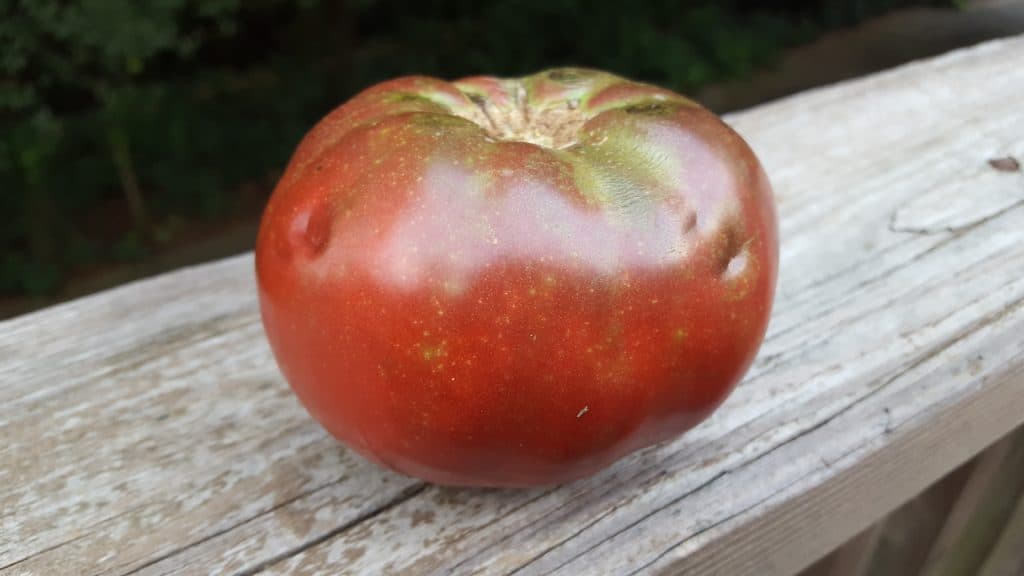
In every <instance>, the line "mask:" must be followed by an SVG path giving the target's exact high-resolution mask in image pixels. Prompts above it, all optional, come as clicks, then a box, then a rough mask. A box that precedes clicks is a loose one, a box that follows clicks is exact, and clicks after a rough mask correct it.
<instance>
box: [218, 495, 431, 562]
mask: <svg viewBox="0 0 1024 576" xmlns="http://www.w3.org/2000/svg"><path fill="white" fill-rule="evenodd" d="M427 486H429V485H428V484H413V485H412V486H409V487H408V488H406V489H405V490H403V491H402V492H401V493H400V494H399V495H398V497H397V498H395V499H394V500H391V501H389V502H387V503H385V504H382V505H380V506H378V507H376V508H372V509H370V510H368V511H366V512H364V513H363V514H360V515H359V516H357V517H355V518H353V519H352V520H350V521H348V522H345V523H344V524H342V525H340V526H338V527H337V528H335V529H333V530H329V531H327V532H325V533H324V534H321V535H320V536H318V537H316V538H313V539H312V540H309V541H307V542H303V543H302V544H299V545H298V546H294V547H292V548H290V549H288V550H285V551H284V552H281V553H280V554H276V555H274V556H271V557H270V558H267V559H266V560H264V561H262V562H260V563H258V564H256V565H254V566H252V567H249V568H246V569H244V570H240V571H238V572H236V573H235V576H254V575H255V574H259V573H260V572H263V571H264V570H266V569H268V568H270V567H271V566H274V565H276V564H279V563H281V562H284V561H285V560H287V559H288V558H291V557H292V556H295V555H296V554H299V553H300V552H303V551H304V550H308V549H309V548H312V547H313V546H316V545H318V544H321V543H323V542H327V541H328V540H332V539H334V538H336V537H338V536H339V535H341V534H343V533H344V532H345V531H347V530H350V529H352V528H354V527H356V526H357V525H359V524H362V523H363V522H366V521H368V520H371V519H373V518H375V517H377V516H380V515H381V514H383V513H384V512H387V511H388V510H390V509H392V508H394V507H396V506H398V505H399V504H402V503H403V502H406V501H408V500H412V499H413V498H415V497H416V496H418V495H420V494H421V493H423V491H425V490H426V489H427Z"/></svg>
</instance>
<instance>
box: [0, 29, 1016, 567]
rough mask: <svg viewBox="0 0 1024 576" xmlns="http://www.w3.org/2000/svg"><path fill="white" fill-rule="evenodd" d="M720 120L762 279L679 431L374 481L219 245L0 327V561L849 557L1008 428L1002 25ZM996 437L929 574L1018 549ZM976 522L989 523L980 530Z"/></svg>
mask: <svg viewBox="0 0 1024 576" xmlns="http://www.w3.org/2000/svg"><path fill="white" fill-rule="evenodd" d="M727 120H728V121H729V122H730V123H731V124H733V125H734V126H735V127H736V128H737V129H738V130H739V131H740V132H741V133H742V134H743V135H744V136H745V137H746V138H747V139H748V140H749V141H750V142H751V144H752V146H753V147H754V149H755V150H756V151H757V152H758V154H759V155H760V156H761V158H762V159H763V160H764V163H765V165H766V167H767V170H768V173H769V175H770V176H771V180H772V182H773V184H774V187H775V190H776V195H777V200H778V206H779V214H780V218H781V237H782V263H781V277H780V286H779V292H778V298H777V302H776V307H775V312H774V315H773V319H772V324H771V328H770V333H769V338H768V340H767V342H766V343H765V345H764V347H763V348H762V350H761V353H760V356H759V358H758V361H757V362H756V364H755V366H754V367H753V369H752V371H751V372H750V373H749V374H748V375H747V377H746V379H745V380H744V382H743V383H742V384H741V385H740V387H739V388H738V389H737V391H736V392H735V394H734V395H733V396H732V397H731V398H730V399H729V401H728V402H727V403H726V404H725V405H724V406H723V407H722V409H721V410H720V411H718V412H717V413H716V414H715V416H714V417H712V418H711V419H710V420H709V421H708V422H706V423H705V424H703V425H702V426H700V427H698V428H696V429H694V430H693V431H691V432H690V433H688V434H686V435H685V436H683V437H682V438H679V439H678V440H676V441H674V442H671V443H667V444H664V445H661V446H657V447H654V448H651V449H648V450H644V451H642V452H640V453H637V454H634V455H633V456H630V457H628V458H626V459H624V460H623V461H621V462H619V463H618V464H617V465H615V466H614V467H612V468H611V469H609V470H607V471H605V472H603V473H601V474H599V475H597V476H595V477H593V478H590V479H587V480H583V481H579V482H576V483H573V484H570V485H567V486H562V487H559V488H552V489H543V490H526V491H501V490H466V489H461V490H460V489H452V488H440V487H436V486H429V485H424V484H422V483H420V482H417V481H415V480H411V479H408V478H404V477H400V476H397V475H394V474H391V473H388V472H385V471H382V470H380V469H379V468H377V467H375V466H373V465H371V464H368V463H366V462H365V461H363V460H361V459H360V458H358V457H356V456H354V455H353V454H351V453H350V452H348V451H346V450H345V449H343V448H341V447H340V446H339V445H338V444H336V443H335V442H334V441H333V440H331V439H330V438H329V437H328V436H327V435H326V434H325V433H324V432H323V431H322V430H321V429H320V428H319V427H318V426H317V425H316V423H314V422H313V420H312V419H310V418H309V417H308V416H307V415H306V414H305V412H304V411H303V410H302V409H301V408H300V407H299V405H298V403H297V402H296V401H295V399H294V398H293V396H292V394H291V393H290V392H289V390H288V388H287V386H286V385H285V383H284V382H283V380H282V379H281V377H280V375H279V373H278V371H277V369H276V367H275V365H274V362H273V359H272V357H271V355H270V353H269V350H268V348H267V345H266V343H265V340H264V337H263V333H262V330H261V327H260V323H259V317H258V312H257V308H256V300H255V294H254V280H253V264H252V258H251V257H250V256H248V255H246V256H242V257H238V258H233V259H229V260H225V261H221V262H217V263H214V264H210V265H205V266H200V267H195V268H190V269H185V270H181V271H179V272H175V273H172V274H168V275H164V276H160V277H157V278H154V279H151V280H146V281H143V282H138V283H135V284H131V285H128V286H124V287H121V288H118V289H115V290H111V291H108V292H104V293H101V294H98V295H95V296H91V297H88V298H84V299H81V300H77V301H74V302H71V303H69V304H65V305H61V306H56V307H53V308H50V309H47V310H44V311H41V312H38V313H34V314H31V315H27V316H23V317H20V318H16V319H14V320H11V321H7V322H4V323H2V324H0V574H3V575H5V576H6V575H8V574H10V575H14V574H42V575H49V574H164V573H170V572H178V571H183V572H188V573H201V574H205V573H242V574H253V573H256V572H263V571H266V572H269V573H292V572H295V573H311V572H317V573H323V574H335V573H345V572H352V573H366V574H381V573H395V574H415V573H425V572H426V573H453V574H469V573H478V572H479V573H488V574H490V573H494V574H506V573H511V572H515V573H517V574H540V573H557V574H569V575H577V574H590V573H598V574H603V573H608V574H630V573H648V572H672V573H685V574H723V575H757V576H765V575H788V574H795V573H797V572H799V571H800V570H803V569H805V568H806V567H808V566H809V565H811V564H812V563H814V562H815V561H818V560H819V559H821V558H822V557H825V556H826V555H827V554H829V553H830V552H831V551H833V550H836V549H837V548H838V549H840V552H838V553H836V556H832V557H829V559H828V564H829V565H830V566H832V567H834V566H853V568H843V569H862V568H858V567H859V566H861V565H865V564H866V562H867V561H865V560H863V559H864V558H868V559H869V560H870V559H871V558H877V552H878V543H879V542H880V541H882V540H883V539H882V537H881V536H880V534H882V533H883V532H884V531H885V524H878V522H879V521H880V520H881V519H882V518H883V517H885V516H886V515H887V514H889V513H890V512H892V511H893V510H896V509H898V508H899V507H900V506H901V505H905V504H906V503H907V502H913V501H914V500H913V499H914V498H915V497H916V496H918V495H919V494H921V493H922V491H923V490H925V489H926V488H927V487H928V486H929V485H932V484H933V483H935V482H936V481H938V480H939V479H941V478H943V477H946V476H947V475H948V474H949V473H951V472H953V471H955V470H956V469H958V468H960V467H961V466H962V465H963V464H964V463H965V462H968V461H969V460H970V459H972V458H973V457H975V456H976V455H977V454H979V453H981V452H983V451H984V450H986V448H989V447H991V446H993V444H996V442H997V440H999V439H1000V438H1001V437H1003V436H1005V435H1006V434H1008V433H1009V432H1010V431H1011V430H1012V429H1014V428H1015V427H1016V426H1018V425H1020V424H1021V423H1022V422H1024V172H1022V171H1021V168H1020V165H1019V164H1018V163H1017V162H1015V161H1014V159H1017V160H1024V38H1016V39H1009V40H1003V41H997V42H992V43H989V44H985V45H981V46H978V47H974V48H970V49H967V50H962V51H958V52H955V53H951V54H948V55H945V56H942V57H939V58H936V59H933V60H930V61H926V62H921V63H914V64H910V65H907V66H903V67H901V68H899V69H896V70H892V71H889V72H886V73H883V74H879V75H875V76H871V77H867V78H863V79H858V80H855V81H851V82H846V83H843V84H839V85H835V86H831V87H827V88H824V89H820V90H815V91H812V92H809V93H805V94H801V95H799V96H796V97H793V98H788V99H786V100H783V101H780V102H777V103H773V104H769V105H766V106H762V107H759V108H756V109H753V110H750V111H747V112H744V113H740V114H736V115H733V116H730V117H729V118H727ZM1001 446H1003V445H996V446H995V447H993V448H991V449H990V452H989V454H993V453H994V454H996V455H995V456H991V457H989V456H986V457H984V458H983V460H982V461H981V462H979V463H978V464H976V465H975V466H973V467H971V468H970V469H966V468H965V469H963V470H966V472H962V476H963V477H964V478H966V479H965V480H963V484H964V487H963V488H962V489H960V490H957V491H956V493H959V494H961V496H959V500H958V501H957V503H956V505H955V506H953V507H952V510H951V512H949V514H948V515H945V516H943V517H941V518H938V520H936V522H939V523H941V524H942V525H943V526H944V527H943V528H941V531H940V532H941V533H939V534H937V535H936V536H935V538H936V542H937V545H933V546H929V547H927V548H926V550H925V553H926V554H927V555H928V558H927V559H926V560H927V563H928V565H929V566H931V567H933V568H930V569H936V570H937V569H939V568H941V567H942V566H944V565H946V564H943V562H950V561H953V560H948V558H953V557H954V556H957V555H958V554H961V553H962V550H961V549H958V548H957V546H958V545H960V544H959V543H960V542H962V541H963V540H964V534H972V535H973V534H975V532H972V531H973V530H981V531H984V532H985V534H986V535H987V536H986V537H987V538H988V539H989V544H990V545H988V546H987V547H986V553H987V554H988V556H987V559H983V562H988V563H989V564H986V565H987V566H995V568H991V570H993V571H992V572H986V573H985V574H989V573H991V574H999V573H1000V572H998V568H1000V567H1001V566H1013V565H1014V564H1013V562H1015V561H1019V556H1014V554H1018V553H1019V551H1018V550H1017V549H1018V548H1020V547H1021V545H1020V543H1019V542H1020V534H1021V530H1022V529H1021V513H1020V512H1019V509H1020V508H1021V504H1020V503H1019V501H1017V502H1014V501H1013V500H1012V499H1006V500H1005V501H1001V502H1002V503H997V504H992V503H991V502H989V501H988V499H987V498H988V495H989V494H990V492H991V491H990V490H989V489H988V488H986V486H988V485H990V484H991V483H992V482H997V481H998V478H999V477H1000V476H999V472H998V471H999V470H1000V469H1001V468H1002V467H1003V464H1005V462H1006V459H1007V458H1009V456H1008V455H1010V454H1016V452H1015V450H1018V449H1017V448H1014V447H1013V446H1010V445H1007V446H1009V447H1005V446H1004V447H1001ZM989 458H992V460H991V461H990V460H989ZM976 486H977V487H976ZM1011 498H1012V497H1011ZM985 506H997V507H1003V508H1006V507H1009V506H1016V509H1017V510H1018V512H1013V511H1012V510H1007V511H1005V512H1002V513H1003V515H1004V516H1005V518H1004V521H1003V522H1001V523H1000V529H999V530H988V529H984V530H983V529H981V528H977V527H978V526H982V525H983V524H984V523H983V522H981V521H980V520H978V519H977V518H978V516H977V515H978V514H979V512H977V511H978V510H982V509H984V507H985ZM1003 508H1000V510H1002V509H1003ZM872 526H881V527H879V528H872ZM890 526H891V525H890ZM985 530H988V531H985ZM1000 531H1002V536H1000ZM937 532H939V531H938V530H937ZM989 532H991V534H989ZM978 533H980V532H978ZM858 534H862V536H860V537H857V538H855V539H854V540H853V541H852V543H850V544H847V545H846V546H844V547H842V548H840V547H841V546H843V544H844V543H845V542H848V541H850V539H851V538H854V537H855V536H857V535H858ZM858 547H859V548H858ZM843 554H845V555H846V557H847V558H854V559H855V560H856V561H845V562H844V561H837V560H836V559H837V558H839V559H840V560H841V558H840V557H841V556H843ZM1014 558H1016V559H1017V560H1015V559H1014ZM836 569H837V570H838V569H839V568H836ZM868 573H871V572H868ZM935 573H936V574H938V573H939V572H935Z"/></svg>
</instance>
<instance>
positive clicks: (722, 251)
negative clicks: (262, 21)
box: [256, 70, 778, 486]
mask: <svg viewBox="0 0 1024 576" xmlns="http://www.w3.org/2000/svg"><path fill="white" fill-rule="evenodd" d="M481 100H483V101H485V104H480V101H481ZM487 106H493V107H494V108H493V109H492V110H489V111H488V110H487V109H486V108H487ZM501 107H506V108H501ZM516 107H518V108H526V109H527V112H526V113H527V114H530V113H532V114H533V116H532V121H534V122H538V123H541V124H542V123H543V122H544V119H545V118H546V116H545V114H548V115H550V117H551V118H560V116H557V115H558V114H563V112H562V111H563V110H569V111H570V112H569V114H572V115H579V117H580V118H575V120H573V119H570V121H567V122H564V123H562V124H559V126H560V128H556V129H558V130H562V129H564V130H568V128H564V127H565V126H570V127H571V128H572V134H571V135H570V137H568V138H565V139H563V140H561V141H560V140H559V138H562V137H563V136H564V134H563V135H562V136H557V137H556V138H555V140H554V141H552V142H546V141H544V142H541V144H542V145H538V144H536V143H528V142H523V141H517V140H515V138H502V134H501V133H500V129H499V128H501V126H500V121H501V118H498V128H495V127H491V129H490V130H488V129H487V128H488V127H487V126H484V128H481V127H480V126H478V125H477V124H476V123H474V122H472V121H470V120H474V121H479V122H480V123H484V120H480V118H482V116H480V113H479V112H478V111H482V112H484V113H487V114H490V115H491V116H500V115H501V114H519V112H515V110H516ZM499 108H500V109H499ZM509 110H512V112H509ZM508 121H509V122H510V123H511V122H517V121H524V120H523V119H522V118H520V117H511V119H510V120H508ZM573 121H575V124H573ZM505 128H507V127H505ZM545 129H547V130H549V132H550V130H551V129H550V127H548V128H544V127H543V126H541V128H540V129H538V130H540V131H541V132H543V131H544V130H545ZM519 135H521V134H519ZM513 136H515V135H513ZM527 137H528V138H527V139H529V138H531V137H532V138H533V139H534V140H536V139H537V137H536V135H530V134H527ZM541 137H544V135H543V134H542V135H541ZM777 267H778V236H777V229H776V219H775V212H774V204H773V201H772V195H771V189H770V186H769V184H768V180H767V178H766V177H765V174H764V172H763V170H762V168H761V166H760V164H759V163H758V161H757V159H756V157H755V156H754V154H753V152H752V151H751V150H750V148H749V147H748V146H747V145H746V143H745V142H744V141H743V140H742V139H741V138H740V137H739V136H738V135H737V134H736V133H735V132H733V131H732V130H731V129H730V128H729V127H728V126H727V125H725V124H724V123H723V122H721V120H719V119H718V118H717V117H715V116H714V115H713V114H711V113H710V112H708V111H706V110H704V109H703V108H700V107H699V106H697V105H695V104H693V103H692V102H690V101H688V100H686V99H684V98H682V97H680V96H678V95H675V94H673V93H671V92H668V91H665V90H662V89H659V88H655V87H651V86H646V85H643V84H637V83H633V82H630V81H628V80H624V79H621V78H618V77H615V76H611V75H608V74H603V73H599V72H593V71H579V70H568V71H567V70H560V71H548V72H544V73H541V74H538V75H535V76H532V77H528V78H526V79H520V80H499V79H492V78H484V77H476V78H470V79H464V80H461V81H456V82H454V83H448V82H443V81H440V80H436V79H430V78H422V77H409V78H402V79H398V80H394V81H390V82H386V83H384V84H381V85H378V86H375V87H373V88H370V89H368V90H367V91H364V92H363V93H361V94H359V95H357V96H356V97H355V98H353V99H352V100H350V101H349V102H347V103H345V104H344V105H343V106H341V107H339V108H338V109H336V110H335V111H333V112H332V113H331V114H329V115H328V116H327V117H326V118H325V119H324V120H322V121H321V122H320V123H319V124H318V125H317V126H316V127H314V128H313V130H311V131H310V133H309V134H308V135H307V136H306V138H305V139H304V140H303V142H302V143H301V144H300V145H299V147H298V149H297V150H296V152H295V154H294V156H293V158H292V160H291V163H290V164H289V167H288V169H287V170H286V172H285V174H284V176H283V177H282V178H281V181H280V183H279V184H278V186H277V188H276V189H275V191H274V194H273V195H272V197H271V199H270V201H269V203H268V205H267V208H266V211H265V213H264V217H263V221H262V223H261V227H260V231H259V236H258V239H257V245H256V273H257V281H258V287H259V297H260V308H261V313H262V318H263V323H264V327H265V330H266V333H267V336H268V339H269V342H270V345H271V348H272V350H273V352H274V355H275V357H276V359H277V361H278V364H279V366H280V368H281V370H282V373H283V374H284V376H285V378H286V379H287V381H288V382H289V384H290V385H291V387H292V388H293V389H294V391H295V393H296V394H297V396H298V398H299V399H300V400H301V402H302V403H303V405H304V406H305V407H306V408H307V409H308V410H309V412H310V413H311V414H312V415H313V417H314V418H316V419H317V420H318V421H319V422H320V423H321V424H322V425H323V426H324V427H325V428H326V429H327V431H328V432H330V433H331V434H332V435H333V436H335V437H337V438H338V439H340V440H341V441H342V442H343V443H345V444H346V445H348V446H349V447H351V448H352V449H354V450H356V451H357V452H359V453H360V454H362V455H364V456H365V457H367V458H369V459H371V460H373V461H375V462H377V463H379V464H381V465H383V466H386V467H388V468H391V469H393V470H396V471H398V472H401V473H404V474H408V475H411V476H415V477H418V478H422V479H425V480H428V481H430V482H434V483H439V484H447V485H474V486H535V485H550V484H559V483H564V482H569V481H572V480H575V479H578V478H581V477H584V476H587V475H590V474H593V473H595V472H596V471H598V470H600V469H602V468H604V467H606V466H608V465H610V464H611V463H613V462H614V461H616V460H617V459H619V458H621V457H623V456H624V455H626V454H628V453H630V452H632V451H635V450H637V449H640V448H643V447H645V446H649V445H651V444H654V443H658V442H661V441H664V440H667V439H671V438H674V437H676V436H678V435H679V434H681V433H683V432H684V431H686V430H688V429H689V428H691V427H693V426H695V425H696V424H698V423H699V422H701V421H702V420H704V419H705V418H707V417H708V415H710V414H711V413H712V411H713V410H715V408H716V407H718V406H719V405H720V404H721V403H722V401H723V400H724V399H725V398H726V396H727V395H728V394H729V392H730V391H731V390H732V389H733V388H734V386H735V385H736V383H737V382H738V381H739V380H740V379H741V378H742V376H743V374H744V373H745V372H746V370H747V369H748V367H749V366H750V364H751V362H752V361H753V358H754V356H755V355H756V353H757V350H758V347H759V346H760V344H761V341H762V339H763V337H764V334H765V330H766V328H767V324H768V319H769V316H770V311H771V303H772V300H773V295H774V289H775V283H776V275H777Z"/></svg>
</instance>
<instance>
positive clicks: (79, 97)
mask: <svg viewBox="0 0 1024 576" xmlns="http://www.w3.org/2000/svg"><path fill="white" fill-rule="evenodd" d="M907 4H944V5H951V4H954V2H952V1H939V2H920V1H918V2H912V1H898V0H888V1H881V0H874V1H871V0H861V1H838V0H825V1H819V2H797V1H790V2H774V3H772V2H768V3H766V2H741V1H725V2H700V1H698V2H671V1H668V0H654V1H648V2H621V0H590V1H587V0H497V1H493V2H481V1H479V0H443V1H437V2H423V1H419V0H347V1H346V0H248V1H245V2H243V1H242V0H146V1H141V0H139V1H136V0H77V1H70V2H69V1H66V0H0V45H2V46H4V48H3V50H0V215H2V220H0V243H2V246H3V249H2V252H0V294H47V293H50V292H52V291H54V290H56V289H57V288H59V286H60V285H61V283H62V281H63V280H64V278H65V277H66V276H67V275H68V274H69V273H70V272H73V271H75V270H79V269H83V268H88V267H89V266H94V265H96V264H98V263H103V262H108V261H116V260H131V259H138V258H144V257H145V256H146V255H147V254H148V253H149V252H150V251H151V250H153V249H156V248H158V247H159V246H160V245H161V244H162V243H165V242H168V241H170V240H172V239H173V238H174V236H175V235H176V234H178V233H179V232H180V231H181V230H182V229H184V228H186V227H187V225H188V223H189V222H195V221H197V220H199V221H202V220H217V219H221V218H225V217H226V216H228V215H231V214H234V213H237V212H239V211H240V210H243V208H242V207H240V206H239V204H238V202H239V201H238V195H237V194H236V191H237V190H238V188H239V186H242V185H244V184H246V183H252V182H256V183H262V184H263V187H264V189H267V190H268V189H269V186H268V185H269V184H270V183H272V181H273V178H274V175H275V173H276V171H277V170H279V169H280V168H281V167H282V166H283V164H284V163H285V162H286V161H287V158H288V154H289V153H290V151H291V150H292V149H293V147H294V146H295V144H296V143H297V141H298V139H299V138H300V137H301V135H302V134H303V132H304V131H305V130H307V129H308V128H309V127H310V126H311V125H312V123H313V122H315V121H316V120H317V119H318V118H319V117H320V116H322V115H323V114H324V113H326V112H327V111H328V110H329V109H330V108H332V107H333V106H335V105H337V104H339V103H340V102H342V101H343V100H344V99H346V98H347V97H348V96H350V95H351V94H353V93H354V92H355V91H357V90H359V89H361V88H363V87H366V86H368V85H370V84H372V83H374V82H377V81H379V80H382V79H385V78H389V77H393V76H397V75H401V74H409V73H422V74H433V75H439V76H443V77H456V76H461V75H467V74H476V73H490V74H499V75H517V74H525V73H529V72H533V71H536V70H538V69H542V68H546V67H550V66H555V65H560V64H578V65H587V66H593V67H598V68H604V69H608V70H611V71H615V72H619V73H621V74H624V75H628V76H631V77H635V78H639V79H644V80H648V81H651V82H656V83H659V84H663V85H667V86H670V87H672V88H675V89H677V90H680V91H683V92H687V91H692V90H694V89H695V88H698V87H700V86H702V85H705V84H707V83H710V82H715V81H720V80H726V79H732V78H737V77H743V76H745V75H748V74H750V72H751V71H752V70H754V69H756V68H758V67H762V66H767V65H770V64H771V63H772V62H773V61H774V60H775V59H776V58H777V57H778V55H779V53H780V51H781V50H783V49H785V48H786V47H789V46H792V45H795V44H799V43H801V42H804V41H807V40H809V39H811V38H813V37H815V36H816V35H817V34H819V33H820V32H821V31H822V30H825V29H828V28H830V27H835V26H841V25H845V24H849V23H853V22H857V21H859V20H861V19H864V18H866V17H868V16H870V15H873V14H876V13H879V12H881V11H884V10H887V9H891V8H894V7H897V6H900V5H907ZM112 215H115V216H117V215H119V216H120V217H116V218H115V217H114V216H112Z"/></svg>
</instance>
